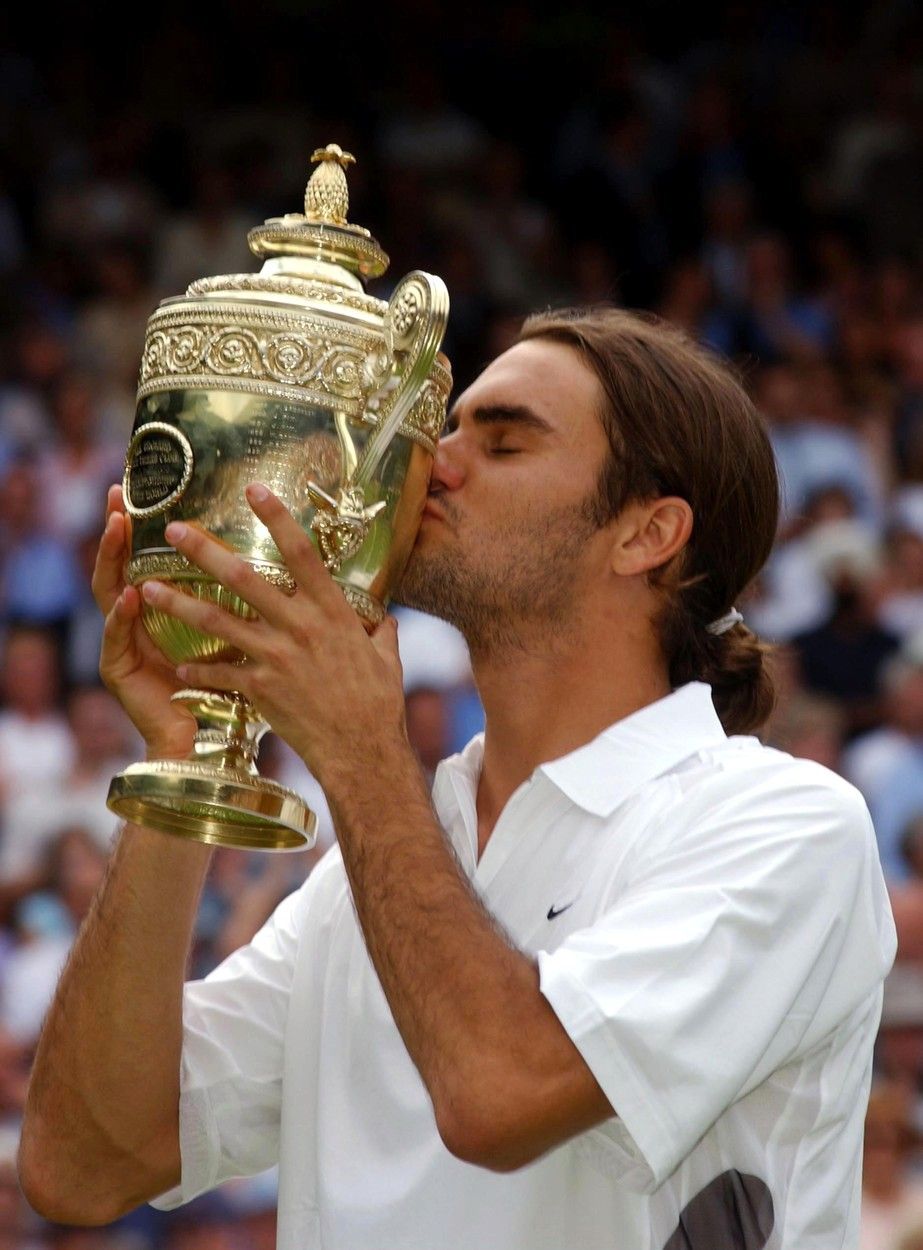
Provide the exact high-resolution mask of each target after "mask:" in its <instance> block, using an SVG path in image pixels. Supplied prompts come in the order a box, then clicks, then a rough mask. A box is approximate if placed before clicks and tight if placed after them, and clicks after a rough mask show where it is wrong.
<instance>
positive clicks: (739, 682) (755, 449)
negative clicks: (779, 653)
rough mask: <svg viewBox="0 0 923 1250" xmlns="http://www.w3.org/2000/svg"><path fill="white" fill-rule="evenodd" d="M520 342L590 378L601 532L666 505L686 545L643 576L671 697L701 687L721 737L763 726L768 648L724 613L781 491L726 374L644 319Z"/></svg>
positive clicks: (762, 546)
mask: <svg viewBox="0 0 923 1250" xmlns="http://www.w3.org/2000/svg"><path fill="white" fill-rule="evenodd" d="M520 338H521V339H536V338H545V339H551V340H553V341H555V342H558V343H564V344H566V345H568V346H570V347H573V348H574V349H575V350H576V351H578V352H579V353H580V354H581V356H582V357H583V359H584V361H585V362H586V364H587V365H588V367H589V368H590V369H592V370H593V372H594V373H595V375H596V376H597V378H598V379H599V381H600V383H601V385H602V388H603V392H604V394H605V405H604V408H603V411H602V413H601V414H600V415H601V418H602V422H603V426H604V428H605V430H606V434H607V435H608V438H609V445H610V452H611V454H610V457H609V462H608V463H607V465H606V466H605V469H604V472H603V477H602V479H601V482H600V497H599V505H600V523H604V522H605V521H606V520H608V519H609V518H611V517H613V516H615V515H617V514H618V513H619V512H620V511H621V510H622V508H624V507H625V505H626V504H628V503H630V502H633V501H635V500H646V499H654V498H657V497H658V496H661V495H678V496H680V497H681V498H683V499H685V500H686V501H687V502H688V503H689V505H690V506H691V508H692V511H693V516H694V522H693V530H692V536H691V538H690V539H689V542H688V543H687V545H686V546H685V547H684V549H683V550H682V551H681V552H680V553H679V554H678V555H677V556H675V557H674V558H673V559H672V560H671V561H669V562H668V563H667V564H666V565H664V566H663V567H662V568H660V569H657V570H656V571H655V572H654V573H653V574H652V575H651V582H652V584H654V585H657V586H659V587H660V588H661V589H662V590H663V604H662V607H661V610H660V612H659V615H658V618H657V627H658V631H659V635H660V643H661V646H662V648H663V652H664V655H665V656H666V657H667V661H668V663H669V672H670V681H671V684H672V685H673V686H674V687H676V686H680V685H683V684H684V683H685V682H688V681H695V680H701V681H706V682H708V683H709V684H710V685H711V687H712V694H713V698H714V701H715V707H716V709H717V711H718V715H719V716H720V718H721V722H722V724H723V725H724V728H725V730H726V731H727V732H728V733H747V732H749V731H751V730H753V729H755V728H756V727H757V726H759V725H761V724H762V723H763V721H765V720H766V718H767V716H768V715H769V713H770V711H771V710H772V705H773V697H774V696H773V686H772V680H771V677H770V675H769V673H768V672H767V671H766V666H765V663H764V660H765V657H766V653H767V652H768V651H769V650H770V648H769V647H767V646H766V645H765V644H764V643H762V642H760V641H759V639H758V638H757V637H756V635H755V634H753V633H752V632H751V631H750V630H749V629H747V627H746V626H745V625H743V624H742V623H741V624H737V625H734V626H733V627H732V628H731V629H730V630H728V631H727V632H726V633H722V634H713V633H710V632H709V630H708V629H707V628H706V626H707V625H708V624H709V623H710V622H712V621H714V620H716V619H717V618H718V617H721V616H724V615H725V613H727V612H728V611H730V609H731V608H732V607H733V605H734V603H735V601H736V599H737V597H738V596H739V595H740V593H741V592H742V591H743V590H744V589H745V587H746V586H747V585H748V583H749V582H750V581H751V580H752V579H753V578H754V577H755V576H756V574H757V572H758V571H759V569H760V568H761V567H762V565H763V564H764V563H765V561H766V559H767V557H768V556H769V553H770V551H771V550H772V544H773V541H774V539H775V533H776V525H777V522H778V512H779V481H778V475H777V473H776V464H775V457H774V455H773V451H772V447H771V445H770V442H769V438H768V436H767V434H766V430H765V428H764V426H763V423H762V420H761V418H760V416H759V414H758V413H757V411H756V409H755V408H754V406H753V404H752V403H751V401H750V399H749V398H748V396H747V394H746V392H745V391H744V389H743V387H742V386H741V385H740V383H739V382H738V381H737V380H736V378H735V377H734V376H733V375H732V373H731V372H730V370H729V369H728V368H727V367H726V366H725V365H724V364H723V363H721V362H719V361H718V360H717V359H716V358H715V357H713V356H712V355H711V354H710V353H709V352H707V351H706V350H705V349H704V348H702V347H700V346H698V345H697V344H696V343H694V342H693V341H692V340H691V339H689V338H688V337H687V336H686V335H685V334H684V333H683V332H682V331H680V330H678V329H677V328H676V327H674V326H672V325H669V324H668V323H666V322H664V321H661V320H659V319H657V318H655V317H653V316H648V315H642V314H638V313H629V312H625V311H623V310H621V309H616V308H609V307H605V306H603V307H593V308H580V309H568V310H565V311H562V312H561V311H556V312H547V313H539V314H537V315H536V316H533V317H529V318H528V320H527V321H526V322H525V324H524V325H523V328H522V331H521V335H520Z"/></svg>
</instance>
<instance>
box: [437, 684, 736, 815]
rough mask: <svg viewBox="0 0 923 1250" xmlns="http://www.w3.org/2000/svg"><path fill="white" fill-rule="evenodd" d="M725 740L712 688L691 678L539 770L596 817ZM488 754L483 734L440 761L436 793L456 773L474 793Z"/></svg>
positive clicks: (467, 789)
mask: <svg viewBox="0 0 923 1250" xmlns="http://www.w3.org/2000/svg"><path fill="white" fill-rule="evenodd" d="M725 741H727V735H726V734H725V732H724V729H723V728H722V725H721V721H720V720H719V719H718V714H717V712H716V711H715V708H714V704H713V703H712V699H711V687H710V686H707V685H706V684H705V683H704V682H700V681H693V682H690V683H689V684H688V685H686V686H681V687H680V688H679V689H678V690H674V691H673V692H672V694H668V695H666V696H665V697H664V698H663V699H658V700H657V702H656V703H649V704H648V705H647V706H646V707H643V708H641V709H640V711H637V712H633V713H632V714H631V716H626V717H625V718H624V720H620V721H616V723H615V724H614V725H610V726H609V728H608V729H604V730H603V732H602V733H601V734H600V735H599V736H598V737H597V738H594V739H593V740H592V742H587V743H585V744H584V745H583V746H582V747H578V748H577V749H576V751H571V752H570V754H569V755H562V756H561V757H560V759H556V760H549V761H548V763H547V764H541V765H539V767H538V769H537V770H536V771H537V772H538V773H542V774H544V776H545V777H547V779H548V780H549V781H550V782H551V783H552V785H554V786H555V787H556V788H557V789H558V790H560V791H561V793H562V794H564V795H566V796H567V798H568V799H570V801H571V802H572V803H575V804H576V805H577V806H578V807H582V808H583V810H584V811H586V812H589V813H590V814H591V815H593V816H611V814H612V813H613V812H614V811H615V809H616V808H617V807H618V806H619V804H620V803H623V802H624V801H625V799H627V798H628V797H629V795H631V794H633V793H634V792H635V791H636V790H638V789H640V788H641V786H643V785H644V784H645V783H646V782H648V781H653V779H654V778H655V777H659V776H662V774H663V773H666V772H669V771H670V769H671V768H675V767H676V765H677V764H680V763H682V761H683V760H686V759H689V758H690V756H693V755H695V754H696V753H697V752H698V751H701V750H703V749H705V748H706V747H710V746H716V745H719V744H720V743H722V742H725ZM483 758H484V735H483V734H478V735H477V736H476V737H475V738H473V739H472V740H471V741H470V742H469V743H468V745H467V746H466V747H465V749H464V751H462V752H461V753H460V754H459V755H454V756H451V757H450V758H449V759H447V760H444V761H443V762H442V764H440V765H439V768H438V769H437V775H436V786H435V789H434V794H441V793H442V790H443V787H444V785H445V784H447V783H448V780H449V776H452V775H454V776H455V777H456V778H457V780H458V782H460V784H461V786H462V788H463V789H464V790H465V791H466V792H468V791H470V793H471V794H472V795H473V794H475V793H476V791H477V785H478V778H479V777H480V773H481V764H482V761H483Z"/></svg>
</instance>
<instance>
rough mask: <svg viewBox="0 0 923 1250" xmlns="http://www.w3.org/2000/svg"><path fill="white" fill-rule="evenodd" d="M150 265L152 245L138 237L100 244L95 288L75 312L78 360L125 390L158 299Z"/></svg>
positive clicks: (130, 390) (135, 370)
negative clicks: (90, 297)
mask: <svg viewBox="0 0 923 1250" xmlns="http://www.w3.org/2000/svg"><path fill="white" fill-rule="evenodd" d="M149 267H150V251H149V248H148V247H147V246H146V244H142V243H140V242H138V241H137V240H135V239H131V238H124V239H118V240H115V241H113V242H109V243H106V244H104V245H103V246H101V247H100V250H99V252H98V254H97V256H96V264H95V273H94V277H95V279H96V288H97V289H96V294H95V296H94V297H93V298H92V299H91V300H89V301H88V302H87V304H85V305H84V307H83V308H82V309H81V311H80V314H79V316H78V318H77V325H76V335H75V338H76V350H77V357H78V360H79V362H80V363H81V364H82V365H83V366H84V367H85V368H87V369H89V370H92V371H93V372H94V373H98V374H102V375H103V376H105V377H106V378H108V379H110V380H111V383H112V385H113V386H114V387H118V388H120V389H122V390H124V391H125V392H126V393H127V394H131V393H133V392H134V389H135V385H136V383H137V378H138V363H139V361H140V359H141V351H142V348H143V347H144V332H145V328H146V326H147V319H148V317H149V316H150V315H151V311H152V309H153V308H154V307H155V305H156V303H157V298H156V296H155V294H154V291H153V289H152V287H151V285H150V275H149ZM131 407H132V405H130V404H129V406H128V411H129V412H130V411H131ZM126 435H127V431H126Z"/></svg>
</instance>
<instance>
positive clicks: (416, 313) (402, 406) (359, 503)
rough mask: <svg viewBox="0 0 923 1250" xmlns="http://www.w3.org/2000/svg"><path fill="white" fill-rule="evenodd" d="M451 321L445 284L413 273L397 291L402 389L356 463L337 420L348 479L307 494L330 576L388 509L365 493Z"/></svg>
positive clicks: (390, 327) (391, 337)
mask: <svg viewBox="0 0 923 1250" xmlns="http://www.w3.org/2000/svg"><path fill="white" fill-rule="evenodd" d="M448 319H449V292H448V290H447V289H446V285H445V283H444V282H443V281H442V279H441V278H437V277H436V276H435V275H434V274H430V273H423V272H422V270H415V271H414V272H413V273H409V274H407V276H406V277H405V278H402V279H401V281H400V282H399V283H398V284H397V286H396V287H395V289H394V294H393V295H392V296H391V299H390V301H389V303H388V311H387V313H386V314H385V341H386V345H387V348H388V354H389V356H390V357H391V360H392V362H393V363H392V370H393V375H392V376H393V377H395V378H397V379H398V384H397V386H396V387H395V388H394V390H393V391H392V392H391V393H390V394H389V395H388V396H387V397H386V399H385V401H384V403H383V405H382V409H381V412H380V415H379V418H378V423H377V425H376V427H375V429H374V431H373V432H372V434H371V436H370V437H369V440H368V442H367V443H366V445H365V450H364V452H363V453H362V457H361V459H360V460H359V461H358V463H357V462H356V460H355V451H354V448H353V444H352V440H351V438H350V435H349V430H348V427H347V425H346V419H345V417H344V416H343V415H342V414H338V419H337V433H338V435H339V438H340V445H341V449H342V451H343V454H344V465H343V467H344V473H343V481H342V484H341V486H340V489H339V491H338V493H337V496H336V497H335V498H334V496H332V495H329V494H328V493H327V492H326V491H324V490H322V489H321V488H320V487H319V486H318V485H317V484H316V483H315V482H309V483H308V494H309V496H310V498H311V501H312V503H313V504H314V505H315V508H316V511H315V513H314V519H313V521H312V522H311V528H312V529H313V530H314V532H315V534H316V535H317V543H318V548H319V550H320V553H321V556H322V558H323V560H324V563H325V564H326V566H327V568H328V569H329V570H330V571H331V572H332V573H335V572H336V571H337V570H338V569H339V568H340V566H341V565H342V564H343V562H344V561H345V560H347V559H349V558H350V556H353V555H355V554H356V552H357V551H358V550H359V548H360V547H361V546H362V544H363V542H364V541H365V537H366V534H367V533H368V531H369V526H370V525H371V523H372V520H373V519H374V517H375V516H376V515H377V514H378V513H379V512H380V511H381V510H382V508H384V507H385V501H384V500H380V501H379V502H378V503H375V504H372V505H371V507H367V506H366V503H365V497H366V496H365V492H366V488H367V487H368V486H369V485H370V483H371V482H372V479H373V478H374V475H375V472H376V470H377V469H378V466H379V464H381V460H382V457H383V456H384V454H385V452H386V451H387V450H388V447H389V445H390V443H391V440H392V439H393V438H394V436H395V434H397V432H398V430H399V429H400V427H401V423H402V422H403V420H404V418H405V417H406V416H408V414H409V413H410V410H411V409H412V408H413V406H414V404H415V403H416V401H417V397H418V396H419V394H420V392H421V390H422V389H423V386H424V385H425V383H426V380H427V378H428V377H429V374H430V370H431V369H432V367H433V362H434V361H435V359H436V353H437V352H438V351H439V347H440V345H441V343H442V339H443V335H444V334H445V328H446V324H447V322H448ZM350 451H351V452H352V455H350V454H349V452H350Z"/></svg>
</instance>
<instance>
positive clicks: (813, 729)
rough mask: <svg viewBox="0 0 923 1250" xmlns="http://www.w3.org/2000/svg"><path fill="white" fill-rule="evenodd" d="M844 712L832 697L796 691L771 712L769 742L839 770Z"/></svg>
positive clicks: (798, 755)
mask: <svg viewBox="0 0 923 1250" xmlns="http://www.w3.org/2000/svg"><path fill="white" fill-rule="evenodd" d="M843 725H844V716H843V712H842V710H841V708H840V705H839V704H838V703H837V702H836V700H835V699H827V698H824V697H823V696H822V695H816V694H807V693H805V692H799V693H797V694H795V695H794V696H793V697H792V698H790V699H789V700H788V701H787V702H786V703H785V704H784V705H783V707H782V708H781V709H780V710H779V712H778V714H777V715H775V716H773V718H772V721H771V723H770V726H769V731H768V733H767V735H766V741H767V742H768V743H769V745H770V746H774V747H778V749H779V750H780V751H787V752H788V753H789V755H794V756H796V758H798V759H802V760H814V762H815V763H816V764H823V765H824V767H825V768H831V769H833V771H834V772H839V771H841V770H840V757H841V753H842V750H843Z"/></svg>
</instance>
